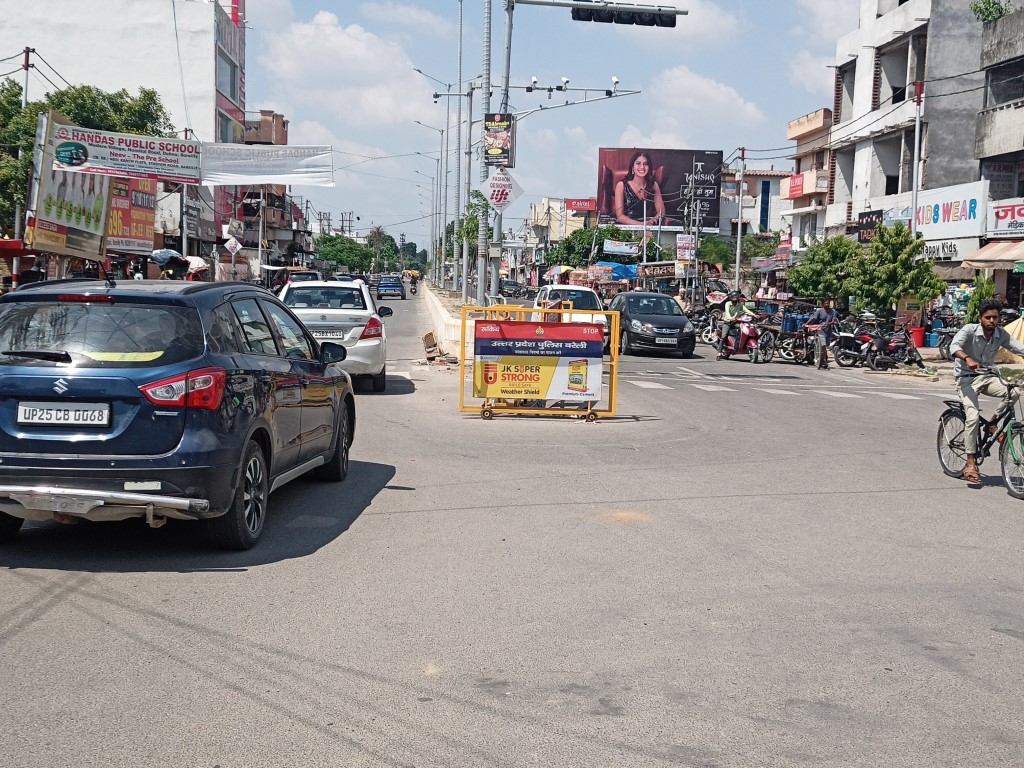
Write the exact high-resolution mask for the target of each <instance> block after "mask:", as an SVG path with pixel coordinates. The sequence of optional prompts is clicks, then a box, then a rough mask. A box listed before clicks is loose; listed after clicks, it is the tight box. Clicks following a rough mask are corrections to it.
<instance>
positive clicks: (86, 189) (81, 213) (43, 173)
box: [25, 112, 110, 261]
mask: <svg viewBox="0 0 1024 768" xmlns="http://www.w3.org/2000/svg"><path fill="white" fill-rule="evenodd" d="M47 123H48V127H47V130H46V142H45V144H44V147H43V151H42V162H41V163H40V165H39V168H40V169H41V170H40V173H39V179H38V182H37V184H36V185H35V186H36V189H37V197H36V201H35V211H34V215H33V217H32V218H31V219H30V220H29V227H28V229H27V231H26V235H25V239H26V241H27V243H28V244H29V245H31V247H33V248H35V249H36V250H40V251H49V252H50V253H56V254H60V255H62V256H77V257H79V258H84V259H92V260H93V261H102V260H103V258H104V257H103V239H104V236H105V234H106V227H107V214H108V210H109V205H108V202H109V196H110V179H109V177H107V176H103V175H99V174H95V173H71V172H68V171H64V170H60V169H58V168H57V167H56V166H57V164H56V162H55V161H54V150H55V148H56V147H57V146H59V145H60V143H61V141H60V140H59V139H58V137H57V134H58V133H59V132H62V131H65V130H66V129H67V128H68V127H69V125H70V124H69V123H68V121H67V119H66V118H64V117H62V116H60V115H58V114H57V113H55V112H50V114H49V115H48V118H47ZM71 127H74V126H71Z"/></svg>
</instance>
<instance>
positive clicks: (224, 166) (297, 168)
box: [201, 143, 334, 187]
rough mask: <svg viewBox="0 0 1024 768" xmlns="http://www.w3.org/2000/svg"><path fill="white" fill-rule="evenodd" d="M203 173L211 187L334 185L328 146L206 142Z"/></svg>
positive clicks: (202, 164)
mask: <svg viewBox="0 0 1024 768" xmlns="http://www.w3.org/2000/svg"><path fill="white" fill-rule="evenodd" d="M201 175H202V181H203V184H205V185H206V186H209V187H213V186H219V185H236V184H237V185H244V184H301V185H303V186H314V187H333V186H334V151H333V150H332V149H331V147H330V146H328V145H315V146H270V145H262V144H254V145H251V146H249V145H245V144H215V143H203V145H202V160H201Z"/></svg>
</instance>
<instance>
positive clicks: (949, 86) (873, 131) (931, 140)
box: [825, 0, 984, 261]
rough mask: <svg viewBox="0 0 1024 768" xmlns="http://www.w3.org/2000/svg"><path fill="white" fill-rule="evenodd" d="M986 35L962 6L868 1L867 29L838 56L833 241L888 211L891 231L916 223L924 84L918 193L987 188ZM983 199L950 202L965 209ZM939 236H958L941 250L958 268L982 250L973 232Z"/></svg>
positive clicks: (864, 9) (934, 0)
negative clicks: (977, 137) (976, 149)
mask: <svg viewBox="0 0 1024 768" xmlns="http://www.w3.org/2000/svg"><path fill="white" fill-rule="evenodd" d="M981 34H982V24H981V23H980V22H978V21H977V19H975V17H974V15H973V14H972V13H971V11H970V9H969V3H966V2H963V1H962V0H861V12H860V27H859V29H857V30H856V31H855V32H851V33H850V34H848V35H845V36H844V37H842V38H840V40H839V42H838V45H837V48H836V79H835V101H834V104H833V110H832V112H833V126H832V129H831V134H830V142H829V148H830V149H831V150H832V154H831V156H830V157H829V158H828V160H829V165H830V167H829V179H828V193H827V202H828V207H827V210H826V214H825V225H826V231H827V234H847V233H852V232H854V231H856V228H857V224H858V220H859V219H860V218H861V215H862V214H868V213H871V214H872V215H874V214H875V212H878V211H880V212H882V217H883V220H886V221H890V222H892V221H899V220H903V221H909V220H910V218H911V216H917V214H916V213H914V212H912V211H911V204H910V201H911V193H912V189H913V184H914V167H913V166H914V162H913V158H914V146H915V116H916V110H917V106H916V99H915V96H916V89H915V83H917V82H922V83H923V84H924V100H923V106H922V136H921V140H920V146H921V163H920V169H919V171H920V187H919V189H921V190H931V191H935V192H937V191H938V190H939V189H940V188H944V187H946V188H951V187H954V186H956V185H967V184H970V183H971V182H976V181H978V179H979V170H978V163H977V160H976V159H975V158H974V157H973V152H971V151H970V147H971V146H972V145H973V143H974V125H975V119H976V117H977V114H978V111H979V110H980V109H981V107H982V98H983V90H982V88H981V86H982V85H983V84H984V75H983V74H981V73H979V70H980V62H981ZM978 189H980V188H978ZM977 192H978V190H977V189H974V188H973V187H972V188H970V189H964V190H952V189H951V190H950V192H949V195H950V196H951V198H959V199H963V200H966V199H968V197H969V196H971V195H974V194H976V193H977ZM940 197H941V195H940ZM971 199H973V198H971ZM982 204H984V201H982ZM918 218H920V217H918ZM930 229H931V232H930V233H925V234H924V236H925V239H929V238H930V237H934V238H944V237H946V235H945V234H944V232H945V231H948V232H952V233H953V235H952V239H951V240H943V241H942V243H943V245H942V247H940V246H939V245H938V244H937V245H935V246H934V248H933V250H932V253H934V254H936V255H938V256H946V257H949V256H953V257H954V258H953V259H952V260H953V261H956V260H958V259H961V258H964V257H965V256H967V255H969V253H970V252H971V250H972V249H973V250H976V249H977V248H978V243H979V238H978V236H977V235H978V234H979V233H974V232H973V231H972V232H970V233H969V234H971V235H974V236H972V237H968V236H965V232H966V228H965V227H950V228H946V230H944V229H943V228H942V227H931V228H930ZM953 240H956V241H957V242H953ZM938 242H939V240H938V239H936V243H938Z"/></svg>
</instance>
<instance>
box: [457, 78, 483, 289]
mask: <svg viewBox="0 0 1024 768" xmlns="http://www.w3.org/2000/svg"><path fill="white" fill-rule="evenodd" d="M474 85H475V83H470V84H469V88H468V89H466V110H467V114H466V208H467V210H468V209H469V201H470V194H471V188H470V187H471V185H472V179H471V176H472V173H471V171H472V168H473V141H472V139H473V87H474ZM459 133H460V134H461V133H462V123H461V122H460V123H459ZM460 163H461V161H460ZM463 221H465V218H463ZM477 279H479V278H477ZM468 303H469V235H468V234H467V233H465V232H464V233H463V236H462V304H463V305H466V304H468Z"/></svg>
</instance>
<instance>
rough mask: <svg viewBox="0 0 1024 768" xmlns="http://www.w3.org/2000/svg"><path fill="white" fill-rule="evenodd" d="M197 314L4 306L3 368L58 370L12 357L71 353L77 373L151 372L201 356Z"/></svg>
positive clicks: (118, 307)
mask: <svg viewBox="0 0 1024 768" xmlns="http://www.w3.org/2000/svg"><path fill="white" fill-rule="evenodd" d="M203 349H204V341H203V329H202V323H201V322H200V320H199V313H198V312H197V311H196V310H195V309H192V308H190V307H171V306H161V305H153V304H122V303H110V304H106V303H70V302H67V303H65V302H46V301H25V302H12V303H5V304H2V305H0V365H4V366H10V365H32V366H56V365H57V363H56V362H52V361H46V360H38V359H36V358H34V357H31V356H29V355H9V354H7V353H9V352H33V351H42V352H51V353H52V352H57V353H60V352H67V353H68V354H69V355H70V356H71V360H72V362H73V364H74V365H75V366H77V367H79V368H147V367H153V366H158V365H169V364H172V363H180V362H181V361H183V360H190V359H192V358H196V357H199V356H200V355H202V354H203Z"/></svg>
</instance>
